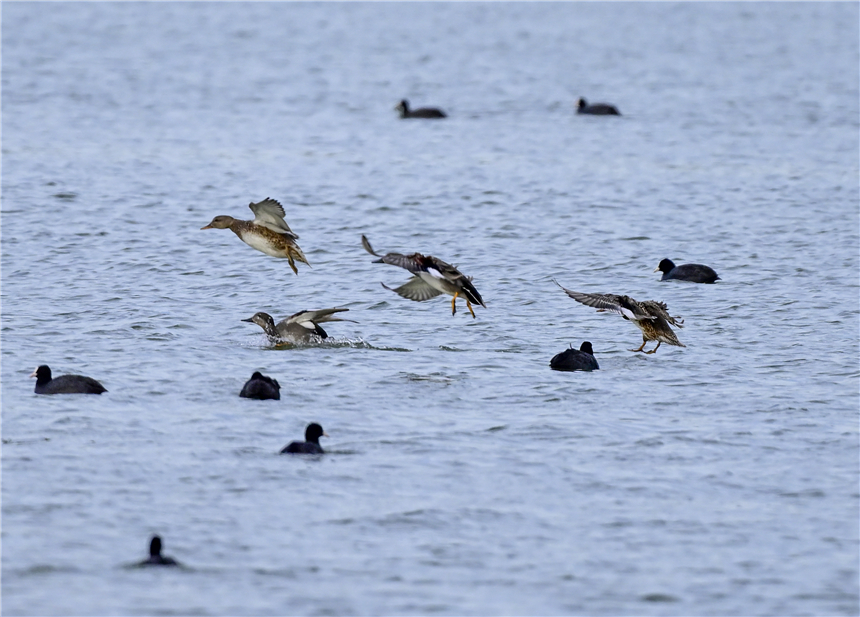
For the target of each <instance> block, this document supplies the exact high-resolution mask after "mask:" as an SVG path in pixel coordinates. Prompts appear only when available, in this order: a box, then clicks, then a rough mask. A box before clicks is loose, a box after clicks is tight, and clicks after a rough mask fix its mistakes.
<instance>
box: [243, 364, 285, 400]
mask: <svg viewBox="0 0 860 617" xmlns="http://www.w3.org/2000/svg"><path fill="white" fill-rule="evenodd" d="M239 396H241V397H242V398H255V399H258V400H261V401H265V400H267V399H274V400H276V401H277V400H280V399H281V386H280V385H279V384H278V382H277V381H276V380H275V379H272V378H271V377H267V376H266V375H263V374H262V373H260V371H254V374H253V375H251V379H249V380H248V381H247V382H245V385H244V387H243V388H242V391H241V392H240V393H239Z"/></svg>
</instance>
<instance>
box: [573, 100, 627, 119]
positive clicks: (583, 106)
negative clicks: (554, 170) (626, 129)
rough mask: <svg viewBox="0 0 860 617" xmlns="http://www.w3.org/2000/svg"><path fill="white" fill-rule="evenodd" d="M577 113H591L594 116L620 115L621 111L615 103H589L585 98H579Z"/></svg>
mask: <svg viewBox="0 0 860 617" xmlns="http://www.w3.org/2000/svg"><path fill="white" fill-rule="evenodd" d="M576 113H578V114H591V115H594V116H620V115H621V113H620V112H619V111H618V108H617V107H615V105H610V104H609V103H594V104H593V105H589V104H588V102H587V101H586V100H585V99H582V98H581V99H579V100H578V101H577V102H576Z"/></svg>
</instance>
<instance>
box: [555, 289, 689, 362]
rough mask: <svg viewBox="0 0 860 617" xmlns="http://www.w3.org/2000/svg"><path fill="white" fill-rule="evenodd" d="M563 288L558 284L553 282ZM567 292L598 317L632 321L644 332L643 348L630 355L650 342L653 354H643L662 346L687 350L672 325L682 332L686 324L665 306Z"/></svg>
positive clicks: (618, 297)
mask: <svg viewBox="0 0 860 617" xmlns="http://www.w3.org/2000/svg"><path fill="white" fill-rule="evenodd" d="M553 282H554V283H555V284H556V285H558V286H559V287H561V285H559V284H558V282H557V281H553ZM561 288H562V290H564V292H565V293H566V294H567V295H568V296H570V297H571V298H573V299H574V300H576V301H577V302H581V303H582V304H584V305H586V306H592V307H594V308H596V309H597V312H598V313H603V312H606V311H609V312H611V313H618V314H619V315H621V316H622V317H623V318H624V319H627V320H629V321H632V322H633V323H634V324H636V327H638V328H639V329H640V330H642V345H641V346H640V347H639V349H631V350H630V351H643V350H644V349H645V343H647V342H648V341H657V347H655V348H654V349H652V350H651V351H645V352H644V353H647V354H652V353H654V352H655V351H657V349H658V348H659V347H660V343H666V344H667V345H675V346H676V347H686V345H684V344H683V343H681V341H679V340H678V337H677V336H675V333H674V332H673V331H672V328H670V327H669V324H672V325H673V326H678V327H679V328H683V325H682V324H683V323H684V322H683V320H680V319H679V318H678V317H672V316H671V315H669V313H668V312H667V311H668V310H669V309H668V307H667V306H666V305H665V304H664V303H663V302H657V301H655V300H645V301H644V302H637V301H636V300H634V299H633V298H631V297H630V296H618V295H615V294H587V293H581V292H578V291H571V290H569V289H565V288H564V287H561Z"/></svg>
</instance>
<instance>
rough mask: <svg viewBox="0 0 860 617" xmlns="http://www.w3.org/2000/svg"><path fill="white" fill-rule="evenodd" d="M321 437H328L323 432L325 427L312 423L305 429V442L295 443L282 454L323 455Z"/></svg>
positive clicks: (282, 451) (286, 447)
mask: <svg viewBox="0 0 860 617" xmlns="http://www.w3.org/2000/svg"><path fill="white" fill-rule="evenodd" d="M320 437H328V434H327V433H326V432H325V431H324V430H323V427H322V426H320V425H319V424H317V423H316V422H312V423H311V424H308V427H307V428H306V429H305V440H304V441H293V442H292V443H290V444H289V445H287V446H284V449H283V450H281V454H323V453H324V451H323V449H322V446H320Z"/></svg>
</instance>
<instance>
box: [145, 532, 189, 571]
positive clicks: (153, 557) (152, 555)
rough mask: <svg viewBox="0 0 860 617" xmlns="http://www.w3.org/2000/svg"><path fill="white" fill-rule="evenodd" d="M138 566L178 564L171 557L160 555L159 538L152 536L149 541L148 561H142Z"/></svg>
mask: <svg viewBox="0 0 860 617" xmlns="http://www.w3.org/2000/svg"><path fill="white" fill-rule="evenodd" d="M137 565H139V566H178V565H179V562H178V561H176V560H175V559H174V558H173V557H165V556H164V555H162V554H161V538H160V537H159V536H152V540H150V541H149V559H144V560H143V561H141V562H140V563H138V564H137Z"/></svg>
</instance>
